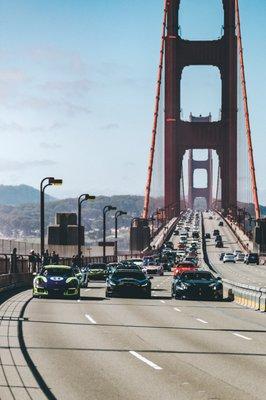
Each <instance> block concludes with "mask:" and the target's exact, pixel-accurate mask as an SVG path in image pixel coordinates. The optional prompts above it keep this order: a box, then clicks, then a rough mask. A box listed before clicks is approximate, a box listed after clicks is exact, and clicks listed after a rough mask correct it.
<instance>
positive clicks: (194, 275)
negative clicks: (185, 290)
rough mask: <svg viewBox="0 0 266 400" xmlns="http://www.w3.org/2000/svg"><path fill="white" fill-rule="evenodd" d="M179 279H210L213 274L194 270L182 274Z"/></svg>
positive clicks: (212, 277)
mask: <svg viewBox="0 0 266 400" xmlns="http://www.w3.org/2000/svg"><path fill="white" fill-rule="evenodd" d="M181 279H182V281H191V280H193V281H211V280H213V279H214V276H213V275H212V274H211V273H209V272H201V273H199V272H196V273H187V274H182V276H181Z"/></svg>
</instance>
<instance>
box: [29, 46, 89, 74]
mask: <svg viewBox="0 0 266 400" xmlns="http://www.w3.org/2000/svg"><path fill="white" fill-rule="evenodd" d="M29 55H30V58H31V59H32V60H33V61H34V62H37V63H39V64H41V63H45V64H48V65H49V66H50V67H52V69H56V70H58V69H60V70H61V71H62V69H64V70H65V71H67V72H71V73H77V74H81V73H84V72H87V71H88V64H87V63H86V62H85V61H84V60H83V59H82V58H81V56H80V54H79V53H78V52H75V51H66V50H63V49H60V48H58V47H53V46H46V47H38V48H34V49H31V50H30V52H29Z"/></svg>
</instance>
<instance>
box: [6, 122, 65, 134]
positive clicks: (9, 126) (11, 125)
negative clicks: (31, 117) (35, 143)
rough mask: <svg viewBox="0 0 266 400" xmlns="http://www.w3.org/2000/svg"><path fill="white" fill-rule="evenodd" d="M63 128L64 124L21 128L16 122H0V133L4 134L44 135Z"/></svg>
mask: <svg viewBox="0 0 266 400" xmlns="http://www.w3.org/2000/svg"><path fill="white" fill-rule="evenodd" d="M64 127H65V124H62V123H60V122H54V123H52V124H51V125H47V126H44V125H43V126H41V125H39V126H37V125H36V126H23V125H21V124H18V123H17V122H4V121H0V131H1V132H6V133H14V132H15V133H23V134H26V133H38V132H39V133H46V132H56V131H58V130H60V129H62V128H64Z"/></svg>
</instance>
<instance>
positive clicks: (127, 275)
mask: <svg viewBox="0 0 266 400" xmlns="http://www.w3.org/2000/svg"><path fill="white" fill-rule="evenodd" d="M112 278H114V279H124V278H133V279H138V280H143V279H146V276H145V275H144V273H143V272H137V273H136V272H134V273H132V272H130V271H129V272H124V271H123V272H115V273H114V274H113V275H112Z"/></svg>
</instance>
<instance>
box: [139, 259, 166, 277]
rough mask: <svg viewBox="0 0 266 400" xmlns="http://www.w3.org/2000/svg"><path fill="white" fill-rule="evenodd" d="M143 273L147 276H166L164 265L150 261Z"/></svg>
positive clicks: (144, 267)
mask: <svg viewBox="0 0 266 400" xmlns="http://www.w3.org/2000/svg"><path fill="white" fill-rule="evenodd" d="M142 271H143V272H144V274H147V275H159V276H163V274H164V268H163V265H162V264H159V263H157V262H156V261H150V262H149V263H148V264H146V265H144V266H143V268H142Z"/></svg>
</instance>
